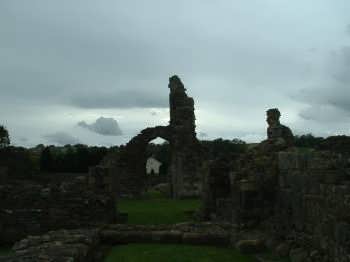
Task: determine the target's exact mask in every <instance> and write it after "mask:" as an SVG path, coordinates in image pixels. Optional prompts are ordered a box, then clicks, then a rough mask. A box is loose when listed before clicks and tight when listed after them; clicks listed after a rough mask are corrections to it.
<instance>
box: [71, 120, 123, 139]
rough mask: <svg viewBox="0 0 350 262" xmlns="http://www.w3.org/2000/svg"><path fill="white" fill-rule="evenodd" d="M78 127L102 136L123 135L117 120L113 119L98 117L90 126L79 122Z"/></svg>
mask: <svg viewBox="0 0 350 262" xmlns="http://www.w3.org/2000/svg"><path fill="white" fill-rule="evenodd" d="M78 126H80V127H82V128H86V129H88V130H90V131H92V132H95V133H97V134H100V135H103V136H120V135H122V134H123V133H122V131H121V129H120V127H119V124H118V122H117V120H115V119H113V118H105V117H100V118H98V119H96V121H95V123H92V124H87V123H86V122H85V121H81V122H79V123H78Z"/></svg>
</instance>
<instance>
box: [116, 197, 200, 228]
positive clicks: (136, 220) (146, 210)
mask: <svg viewBox="0 0 350 262" xmlns="http://www.w3.org/2000/svg"><path fill="white" fill-rule="evenodd" d="M199 206H200V201H199V200H198V199H185V200H174V199H168V198H149V199H141V200H133V199H121V200H120V201H119V203H118V210H120V212H126V213H128V223H129V224H144V225H150V224H158V225H159V224H175V223H180V222H185V221H189V220H190V219H191V218H190V217H188V215H186V214H185V211H195V210H196V209H198V208H199Z"/></svg>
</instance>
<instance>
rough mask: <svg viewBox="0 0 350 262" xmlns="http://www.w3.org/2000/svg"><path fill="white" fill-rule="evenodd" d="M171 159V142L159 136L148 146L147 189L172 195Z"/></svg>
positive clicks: (151, 191) (160, 193) (164, 194)
mask: <svg viewBox="0 0 350 262" xmlns="http://www.w3.org/2000/svg"><path fill="white" fill-rule="evenodd" d="M170 161H171V153H170V143H169V141H168V140H166V139H163V138H161V137H157V138H155V139H153V140H151V141H149V142H148V144H147V146H146V165H145V172H146V177H147V191H148V192H149V193H156V194H157V193H158V194H159V195H163V196H167V197H168V196H170V195H169V194H170V185H169V182H170V177H169V172H168V168H169V165H170Z"/></svg>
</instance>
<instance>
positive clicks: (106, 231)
mask: <svg viewBox="0 0 350 262" xmlns="http://www.w3.org/2000/svg"><path fill="white" fill-rule="evenodd" d="M169 87H170V118H171V120H170V124H169V125H168V126H158V127H154V128H147V129H145V130H143V131H142V132H141V133H140V134H139V135H137V136H136V137H135V138H133V139H132V140H131V141H130V142H129V143H128V144H127V145H126V146H125V147H123V148H122V150H121V152H120V154H118V157H117V158H112V159H113V161H114V162H113V161H112V162H108V163H107V164H105V166H98V167H94V168H92V169H91V170H90V174H89V177H88V178H86V179H84V178H77V180H75V181H71V182H70V183H62V184H61V183H60V184H59V186H58V187H57V186H47V185H37V184H31V183H26V182H24V183H25V186H23V185H24V184H23V181H22V183H21V184H16V183H15V182H11V183H9V182H7V184H5V185H1V186H0V207H1V208H0V240H1V239H2V240H4V239H7V238H10V237H11V236H16V237H15V238H13V241H14V240H18V239H19V238H20V237H25V235H32V234H42V233H44V234H42V235H40V236H39V235H38V236H27V237H26V238H24V239H23V240H21V241H19V242H17V243H16V244H15V245H14V248H13V249H14V251H15V254H14V255H11V256H8V257H0V261H6V262H20V261H28V262H29V261H43V262H44V261H67V262H68V261H91V262H93V261H102V260H103V255H104V254H106V248H107V249H108V247H111V246H113V245H118V244H127V243H141V242H142V243H176V244H181V243H184V244H205V245H223V246H231V247H232V246H235V247H236V248H238V249H239V250H240V251H241V252H243V253H253V252H261V251H263V250H265V249H266V248H268V249H270V250H272V251H273V252H274V253H275V254H277V255H279V256H281V257H286V256H289V257H290V261H291V262H350V216H349V214H350V161H349V158H348V157H349V156H346V155H344V154H339V153H336V152H332V151H316V150H314V151H301V150H300V149H297V148H295V147H294V146H293V134H292V132H291V130H290V129H289V128H288V127H286V126H284V125H282V124H280V122H279V118H280V112H279V111H278V109H270V110H268V111H267V123H268V125H269V126H268V129H267V139H266V140H265V141H263V142H261V143H260V144H259V145H257V146H256V147H254V148H252V149H251V150H249V151H248V152H247V153H244V154H243V155H242V156H241V157H240V158H239V159H238V160H235V161H231V162H230V160H229V159H228V158H227V157H226V158H222V159H217V160H215V161H212V162H209V161H205V160H203V159H204V158H203V156H202V152H201V147H200V145H199V142H198V141H197V139H196V134H195V124H194V120H195V119H194V113H193V112H194V111H193V100H192V98H189V97H187V95H186V93H185V89H184V86H183V84H182V83H181V81H180V79H179V78H178V77H176V76H174V77H171V78H170V83H169ZM156 137H162V138H164V139H166V140H168V141H169V142H170V145H171V153H172V161H171V168H170V170H169V172H170V175H171V183H172V191H173V196H174V197H176V198H177V197H185V196H190V195H194V194H198V191H199V188H200V187H199V186H198V185H197V183H199V175H201V179H202V180H201V182H202V197H203V201H202V204H203V208H202V210H201V217H202V219H203V220H205V221H207V222H201V223H181V224H178V225H158V226H154V225H153V226H152V225H148V226H146V225H121V224H113V223H115V219H116V217H115V216H116V211H115V207H116V205H115V202H114V201H113V200H115V198H116V194H118V193H119V191H121V192H122V193H123V194H131V195H134V196H136V195H139V194H140V193H141V192H142V191H144V190H145V165H144V164H145V161H146V156H145V147H146V146H147V143H148V142H149V141H150V140H152V139H154V138H156ZM135 160H137V161H135ZM201 172H202V173H201ZM0 173H2V175H1V177H2V179H5V180H7V179H8V178H7V175H6V173H7V171H6V170H5V169H3V170H2V171H1V172H0ZM107 192H108V193H107ZM106 193H107V194H106ZM208 221H209V222H208ZM81 227H83V228H85V229H76V228H81ZM63 228H64V229H63ZM69 228H70V229H69ZM52 229H54V230H56V229H60V230H57V231H50V232H47V231H49V230H52ZM67 229H69V230H67ZM22 231H23V232H22ZM18 232H21V233H22V235H19V234H18ZM257 258H258V260H257V261H266V260H264V259H263V258H260V257H259V255H258V256H257Z"/></svg>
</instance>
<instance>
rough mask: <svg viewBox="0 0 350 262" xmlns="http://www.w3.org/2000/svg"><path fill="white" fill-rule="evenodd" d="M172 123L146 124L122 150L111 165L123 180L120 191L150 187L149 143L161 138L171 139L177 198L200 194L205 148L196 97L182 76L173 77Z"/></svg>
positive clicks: (172, 176)
mask: <svg viewBox="0 0 350 262" xmlns="http://www.w3.org/2000/svg"><path fill="white" fill-rule="evenodd" d="M168 87H169V89H170V95H169V104H170V123H169V125H168V126H156V127H152V128H146V129H144V130H142V131H141V132H140V134H138V135H137V136H135V137H134V138H132V139H131V140H130V141H129V142H128V143H127V144H126V145H125V146H122V147H121V150H120V152H119V154H118V156H117V159H116V160H115V161H114V163H113V165H112V166H110V167H111V168H115V169H116V172H117V174H116V175H117V176H118V179H119V181H120V194H121V195H128V196H136V197H137V196H140V195H141V194H142V193H143V192H144V191H145V188H146V172H145V165H146V147H147V145H148V143H149V142H150V141H151V140H153V139H155V138H157V137H160V138H163V139H165V140H167V141H169V145H170V151H171V161H170V165H169V170H168V173H169V178H170V185H171V195H172V197H173V198H184V197H192V196H198V195H199V194H200V191H201V186H200V173H201V172H200V168H201V152H202V148H201V146H200V143H199V142H198V140H197V137H196V132H195V127H196V125H195V115H194V101H193V99H192V98H191V97H188V96H187V94H186V89H185V87H184V85H183V84H182V82H181V80H180V78H179V77H178V76H172V77H170V79H169V85H168Z"/></svg>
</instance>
